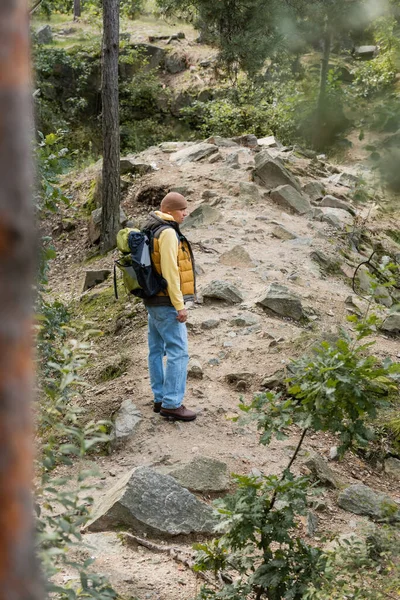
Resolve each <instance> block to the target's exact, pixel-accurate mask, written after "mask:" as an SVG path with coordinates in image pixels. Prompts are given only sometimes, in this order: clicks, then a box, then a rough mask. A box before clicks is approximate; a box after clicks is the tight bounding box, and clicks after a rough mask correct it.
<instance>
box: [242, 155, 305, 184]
mask: <svg viewBox="0 0 400 600" xmlns="http://www.w3.org/2000/svg"><path fill="white" fill-rule="evenodd" d="M255 164H256V166H255V169H254V171H253V180H254V181H255V183H258V184H259V185H262V186H264V187H265V188H267V189H268V190H272V189H273V188H276V187H278V186H280V185H291V186H292V187H294V188H295V189H296V190H297V191H298V192H300V191H301V188H300V185H299V183H298V181H297V179H296V178H295V177H294V176H293V175H292V174H291V173H289V171H288V170H287V169H286V168H285V167H284V165H283V164H282V162H281V161H280V160H279V159H277V158H273V157H272V156H271V155H270V154H269V152H267V151H264V152H259V153H258V154H257V155H256V158H255Z"/></svg>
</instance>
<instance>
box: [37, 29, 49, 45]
mask: <svg viewBox="0 0 400 600" xmlns="http://www.w3.org/2000/svg"><path fill="white" fill-rule="evenodd" d="M35 37H36V41H37V43H38V44H51V42H52V41H53V31H52V29H51V27H50V25H43V26H42V27H39V29H38V30H37V31H36V34H35Z"/></svg>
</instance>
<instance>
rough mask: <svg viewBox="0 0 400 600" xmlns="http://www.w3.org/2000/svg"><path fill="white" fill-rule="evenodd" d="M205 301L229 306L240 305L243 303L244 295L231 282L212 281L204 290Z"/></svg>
mask: <svg viewBox="0 0 400 600" xmlns="http://www.w3.org/2000/svg"><path fill="white" fill-rule="evenodd" d="M202 296H203V298H204V299H208V300H217V301H222V302H227V303H228V304H239V303H240V302H243V300H244V298H243V295H242V293H241V292H240V291H239V290H238V289H237V287H236V286H235V285H233V283H230V282H229V281H219V280H214V281H211V282H210V283H209V284H208V285H207V286H206V287H205V288H204V289H203V290H202Z"/></svg>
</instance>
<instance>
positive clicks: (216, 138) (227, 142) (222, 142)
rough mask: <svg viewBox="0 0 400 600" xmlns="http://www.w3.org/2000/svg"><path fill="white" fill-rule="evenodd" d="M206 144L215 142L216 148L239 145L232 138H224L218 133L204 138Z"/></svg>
mask: <svg viewBox="0 0 400 600" xmlns="http://www.w3.org/2000/svg"><path fill="white" fill-rule="evenodd" d="M206 143H207V144H215V146H218V148H230V147H233V146H236V147H237V146H239V144H238V143H237V142H234V141H233V139H232V138H224V137H221V136H220V135H213V136H211V137H209V138H208V139H207V140H206Z"/></svg>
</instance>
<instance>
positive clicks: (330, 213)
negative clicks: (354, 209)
mask: <svg viewBox="0 0 400 600" xmlns="http://www.w3.org/2000/svg"><path fill="white" fill-rule="evenodd" d="M316 210H317V214H316V217H315V218H316V220H318V221H325V222H326V223H329V225H331V226H332V227H335V228H336V229H343V228H344V226H345V225H352V224H353V220H354V219H353V217H352V216H351V214H350V213H348V212H347V210H343V209H342V208H331V207H329V206H323V207H322V208H317V209H316Z"/></svg>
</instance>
